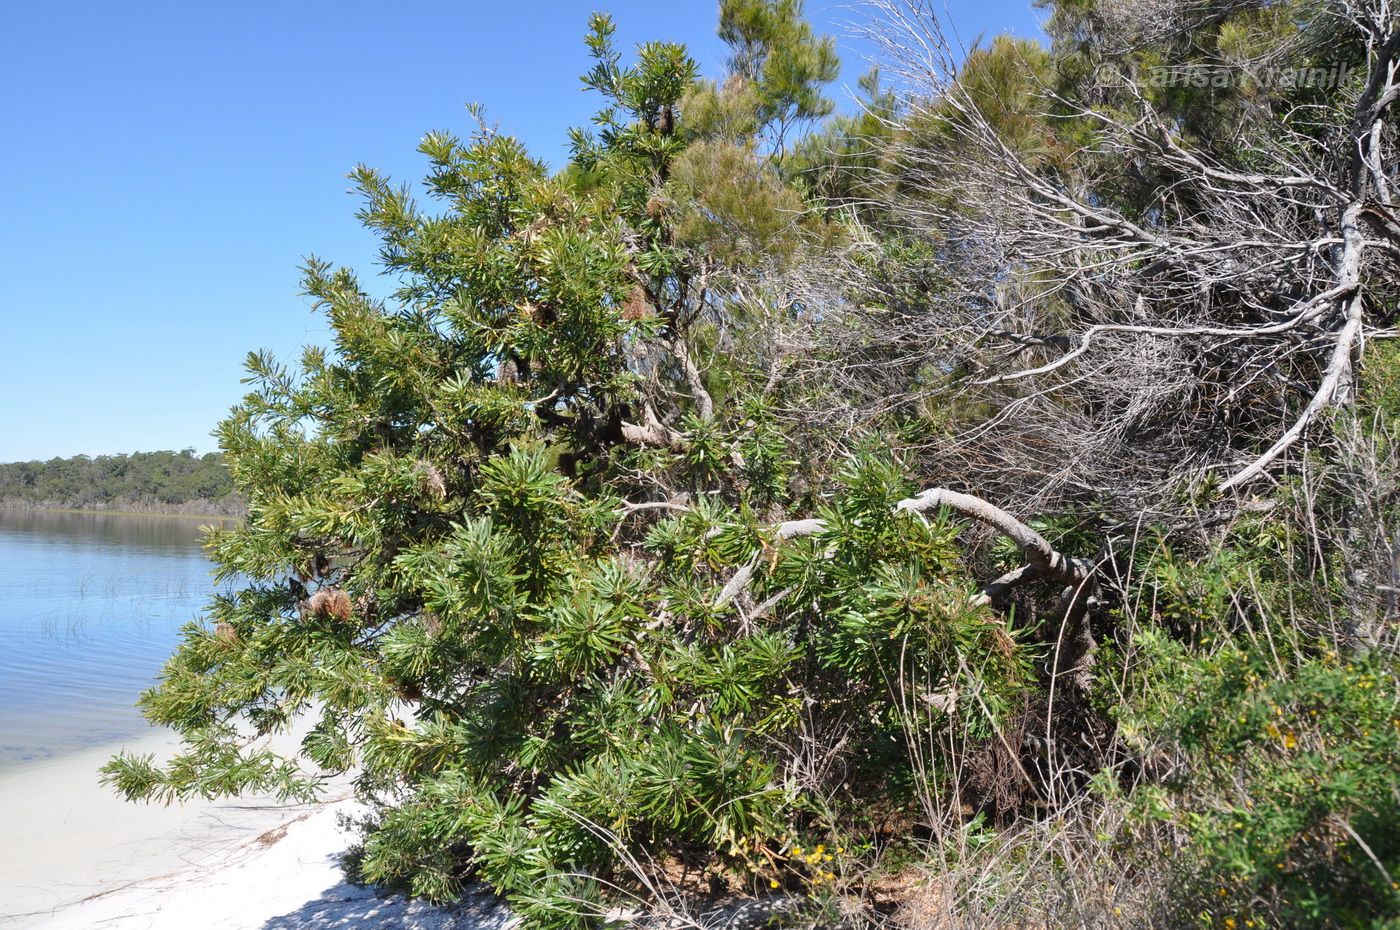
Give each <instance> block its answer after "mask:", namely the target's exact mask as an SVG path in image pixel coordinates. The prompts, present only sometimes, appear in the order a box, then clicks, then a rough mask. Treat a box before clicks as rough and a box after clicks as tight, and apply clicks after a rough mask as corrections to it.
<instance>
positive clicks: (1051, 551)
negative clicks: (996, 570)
mask: <svg viewBox="0 0 1400 930" xmlns="http://www.w3.org/2000/svg"><path fill="white" fill-rule="evenodd" d="M939 507H947V508H948V509H950V510H953V511H956V512H957V513H960V514H962V515H963V516H965V517H970V518H971V519H974V520H977V521H978V522H980V523H984V524H986V525H987V526H990V527H992V528H993V529H995V530H997V531H998V532H999V533H1001V534H1002V535H1003V536H1005V537H1006V538H1007V539H1009V540H1011V541H1012V542H1013V543H1015V545H1016V546H1017V548H1019V549H1020V550H1021V551H1022V552H1024V553H1025V555H1026V562H1027V564H1026V565H1023V566H1022V567H1021V568H1018V569H1016V570H1015V571H1011V572H1008V573H1006V574H1005V575H1002V576H1001V577H1000V578H997V579H996V580H994V581H992V582H989V583H988V584H986V585H984V586H983V588H982V594H981V596H980V597H979V601H980V602H981V603H990V602H991V601H993V600H998V599H1000V598H1003V597H1005V596H1006V595H1007V594H1009V593H1010V592H1011V590H1012V589H1013V588H1015V587H1016V586H1018V585H1021V584H1024V583H1026V582H1029V581H1035V580H1042V579H1043V580H1047V581H1056V582H1059V583H1062V584H1070V585H1079V584H1082V583H1083V582H1084V581H1085V580H1086V579H1087V578H1088V577H1089V574H1090V571H1091V569H1090V567H1089V566H1088V565H1087V564H1086V563H1085V562H1083V561H1082V560H1079V559H1074V558H1071V557H1069V556H1067V555H1065V554H1064V553H1062V552H1060V551H1059V550H1057V549H1056V548H1055V547H1054V546H1052V545H1050V543H1049V542H1048V541H1047V540H1046V539H1045V537H1044V536H1041V535H1040V534H1039V533H1037V532H1036V531H1035V530H1033V529H1031V528H1030V527H1029V526H1027V525H1026V524H1025V523H1023V522H1021V521H1020V520H1018V519H1016V518H1015V517H1013V516H1012V515H1011V514H1009V513H1007V512H1006V511H1005V510H1002V509H1001V508H1000V507H997V506H996V505H995V504H992V503H990V502H989V501H986V500H984V499H982V498H980V497H977V496H976V495H973V494H964V493H962V492H960V491H950V490H948V489H947V488H929V489H928V490H926V491H923V492H921V493H919V494H917V495H916V496H914V497H909V498H905V499H904V500H902V501H900V502H899V503H898V504H896V505H895V508H894V509H895V512H896V513H911V514H922V513H924V512H925V511H929V510H934V509H936V508H939ZM825 529H826V521H825V520H822V519H820V518H816V517H813V518H809V519H806V520H789V521H787V522H786V523H779V524H778V525H777V526H775V527H774V528H773V535H774V537H775V538H777V539H779V540H788V539H796V538H797V537H799V536H814V535H816V534H817V533H820V532H822V531H823V530H825ZM757 564H758V557H757V556H755V557H754V558H753V559H751V560H749V562H748V563H747V564H745V565H742V566H740V567H739V569H738V570H737V571H735V572H734V574H733V575H732V576H731V577H730V579H729V581H728V582H726V583H725V585H724V587H723V588H722V589H721V590H720V593H719V596H718V597H716V598H715V602H714V606H715V607H716V608H719V607H723V606H724V605H725V604H727V603H729V602H730V601H732V600H733V599H734V598H735V597H737V596H738V595H739V594H740V593H741V592H742V591H743V590H744V589H745V588H747V587H748V585H749V582H751V581H752V580H753V574H754V569H755V567H756V566H757Z"/></svg>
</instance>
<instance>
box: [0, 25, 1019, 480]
mask: <svg viewBox="0 0 1400 930" xmlns="http://www.w3.org/2000/svg"><path fill="white" fill-rule="evenodd" d="M947 8H948V11H949V13H950V15H951V17H952V19H953V21H954V22H955V23H956V24H957V27H958V30H959V33H960V34H961V35H963V36H972V35H975V34H976V33H978V32H987V33H994V32H998V31H1013V32H1015V33H1017V34H1018V35H1023V36H1032V35H1037V34H1038V29H1037V22H1038V17H1037V14H1036V13H1035V11H1033V10H1032V9H1031V6H1030V3H1029V0H1026V2H1015V0H985V2H975V0H949V3H948V7H947ZM595 9H603V10H608V11H609V12H612V13H613V14H614V16H615V17H616V19H617V21H618V26H619V31H618V37H619V40H620V42H621V43H622V44H623V45H624V47H629V46H631V45H632V44H634V43H636V42H639V41H642V40H645V39H652V38H666V39H674V40H679V41H684V42H686V43H687V44H688V45H689V46H690V47H691V50H692V54H693V55H694V56H695V57H696V59H697V60H698V61H699V62H700V64H701V66H702V69H703V70H704V72H705V73H706V74H708V75H716V74H718V73H719V72H720V71H721V69H722V64H723V61H724V49H723V46H722V45H721V44H720V43H719V41H718V40H717V39H716V38H715V36H714V23H715V3H714V2H711V0H665V2H662V0H653V2H649V3H648V2H642V0H614V2H611V3H609V2H607V0H515V2H505V3H499V2H498V3H482V2H476V0H457V2H417V0H400V2H398V3H393V4H390V3H365V2H358V0H342V2H336V3H331V2H320V0H282V2H262V0H251V2H241V3H226V4H206V3H189V2H165V3H154V2H144V0H134V2H123V3H110V2H99V0H87V2H82V3H78V2H71V0H47V2H43V3H21V2H6V3H0V125H3V130H0V177H3V178H4V179H5V186H6V190H5V192H4V206H3V208H0V220H2V221H0V461H12V460H16V459H30V458H49V457H51V456H56V455H74V454H78V453H87V454H102V453H113V452H132V451H138V450H151V449H178V448H185V447H189V446H193V447H195V448H197V449H199V450H200V451H209V450H212V449H213V448H214V442H213V440H212V439H210V437H209V432H210V430H211V429H212V428H213V426H214V424H215V423H216V422H217V421H218V420H219V419H220V418H221V417H222V416H223V414H224V413H225V412H226V411H227V409H228V407H229V406H230V405H231V404H233V403H235V402H236V401H237V400H238V398H239V397H240V396H241V394H242V392H243V386H242V385H240V384H239V378H240V377H242V361H243V358H244V357H245V356H246V354H247V353H248V351H249V350H251V349H261V348H265V349H269V350H272V351H273V352H274V353H276V354H278V355H279V356H281V357H283V358H287V359H293V358H294V357H295V356H296V355H297V354H298V350H299V347H300V346H301V345H303V344H305V343H307V342H319V341H324V340H323V335H324V329H323V327H322V326H321V324H320V322H319V321H318V319H317V318H316V317H315V316H314V315H313V314H312V313H311V312H310V311H309V309H308V307H307V304H306V301H305V300H304V299H302V298H300V297H299V296H298V295H297V271H296V267H297V265H298V264H299V263H300V261H301V258H302V256H304V255H307V254H313V253H314V254H317V255H320V256H322V257H324V258H327V259H329V260H331V261H334V262H337V263H339V264H346V265H350V266H352V267H355V268H356V269H357V270H359V271H360V272H361V274H362V276H364V277H370V276H372V275H373V274H374V273H375V270H376V269H375V268H374V266H373V258H374V240H373V238H372V237H371V236H370V235H369V234H368V233H365V232H363V231H362V230H360V228H359V227H358V225H357V224H356V222H355V220H354V215H353V214H354V211H355V209H356V207H357V202H356V200H355V198H353V197H352V196H349V195H348V193H347V191H348V188H349V185H348V182H347V181H346V180H345V173H346V172H347V171H348V170H349V169H350V168H351V167H353V166H354V165H355V164H356V163H357V162H364V163H366V164H370V165H373V166H375V167H378V168H381V169H383V170H385V171H387V172H389V173H390V174H392V175H393V176H394V177H395V178H396V180H409V181H411V180H415V179H417V178H418V177H419V175H420V174H421V168H422V162H421V159H420V157H419V156H418V155H417V154H416V153H415V152H414V147H415V145H416V144H417V140H418V139H419V137H420V136H421V135H422V133H423V132H424V131H425V130H428V129H435V128H445V129H451V130H455V131H459V132H462V133H465V132H467V131H468V130H469V127H470V123H469V121H468V117H467V115H466V113H465V111H464V109H463V106H464V104H466V103H468V102H471V101H477V102H480V103H481V104H483V105H485V107H486V108H487V114H488V116H489V118H491V119H492V120H494V121H499V123H500V125H501V128H502V130H503V131H506V132H510V133H512V134H515V135H517V136H519V137H520V138H521V139H522V140H524V142H525V143H526V144H527V145H528V146H529V148H530V149H531V151H532V152H534V153H535V154H536V155H538V156H542V157H544V158H547V159H548V160H550V161H551V162H553V163H555V164H560V163H562V162H563V160H564V159H565V157H566V154H565V152H566V149H565V140H566V135H565V130H566V128H567V127H568V126H571V125H581V124H583V123H585V122H586V121H587V119H588V116H589V115H590V114H591V113H592V112H593V110H594V109H595V108H596V104H597V101H596V99H595V98H594V96H593V95H590V94H585V93H582V92H581V91H580V84H579V80H578V75H579V74H580V73H582V72H583V71H584V70H585V68H586V66H587V60H586V55H585V51H584V46H583V42H582V36H583V33H584V30H585V23H586V20H587V17H588V14H589V13H590V12H591V11H592V10H595ZM807 12H808V16H809V18H810V19H812V21H813V22H814V23H815V24H816V25H817V27H818V28H819V29H821V30H822V31H826V32H830V33H833V34H835V35H837V37H838V40H839V42H840V45H841V47H842V51H843V62H844V66H845V72H844V74H843V77H842V81H841V84H842V85H843V86H850V87H853V86H854V84H855V78H856V76H857V75H858V74H859V73H860V72H862V71H863V70H865V63H864V62H863V61H862V60H860V56H859V52H858V49H856V48H855V47H854V46H853V44H852V43H851V42H850V41H849V40H847V39H846V38H844V37H843V34H844V32H845V31H846V30H845V24H847V23H849V22H851V21H853V20H855V19H857V18H858V17H859V15H860V14H859V12H858V10H855V9H852V8H851V7H849V6H846V5H844V4H835V3H823V2H822V0H808V3H807ZM834 93H835V95H836V96H837V97H838V98H840V99H844V98H845V96H846V93H845V91H844V90H842V89H841V88H837V89H836V90H835V92H834Z"/></svg>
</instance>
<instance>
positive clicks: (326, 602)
mask: <svg viewBox="0 0 1400 930" xmlns="http://www.w3.org/2000/svg"><path fill="white" fill-rule="evenodd" d="M306 609H307V610H308V611H309V612H310V613H313V614H320V615H322V616H326V617H334V618H335V619H337V620H340V621H341V622H344V621H346V620H349V619H350V610H351V608H350V595H348V594H346V593H345V592H344V591H342V590H340V589H339V588H334V587H331V588H322V589H321V590H319V591H317V592H316V593H315V594H313V595H311V599H310V600H308V601H307V602H306Z"/></svg>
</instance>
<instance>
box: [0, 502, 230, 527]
mask: <svg viewBox="0 0 1400 930" xmlns="http://www.w3.org/2000/svg"><path fill="white" fill-rule="evenodd" d="M0 511H3V512H6V513H76V514H91V515H93V516H104V517H177V518H180V519H185V520H217V521H219V522H221V523H229V522H233V521H236V520H242V519H243V518H244V516H246V514H241V513H209V512H206V511H185V510H112V509H108V508H105V507H44V506H39V505H27V504H13V503H8V504H7V503H0Z"/></svg>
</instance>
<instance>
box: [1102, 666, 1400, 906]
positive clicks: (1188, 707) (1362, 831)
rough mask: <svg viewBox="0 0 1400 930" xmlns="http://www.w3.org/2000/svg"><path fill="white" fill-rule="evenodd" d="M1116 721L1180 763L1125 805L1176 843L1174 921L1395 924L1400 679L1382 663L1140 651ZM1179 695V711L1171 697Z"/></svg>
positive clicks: (1399, 897) (1399, 859) (1399, 899)
mask: <svg viewBox="0 0 1400 930" xmlns="http://www.w3.org/2000/svg"><path fill="white" fill-rule="evenodd" d="M1139 654H1140V655H1141V656H1142V657H1143V658H1144V659H1145V660H1146V661H1144V663H1143V664H1142V665H1141V666H1140V667H1139V670H1138V673H1137V674H1138V675H1139V676H1140V680H1141V681H1142V682H1143V684H1142V686H1141V687H1143V688H1144V689H1145V690H1144V691H1143V692H1142V693H1141V694H1140V695H1138V696H1137V697H1138V700H1136V701H1131V702H1127V703H1125V704H1123V705H1122V708H1121V712H1122V714H1123V718H1124V723H1125V724H1129V725H1131V726H1132V727H1133V728H1134V729H1136V730H1137V732H1140V733H1142V734H1143V735H1144V736H1146V737H1147V738H1148V739H1149V741H1150V743H1151V744H1152V745H1154V746H1156V747H1158V750H1157V751H1161V748H1163V747H1166V746H1171V745H1175V746H1176V747H1178V748H1179V750H1180V752H1181V753H1182V754H1183V756H1182V759H1183V765H1182V766H1181V767H1180V768H1179V769H1178V770H1176V771H1175V772H1174V773H1173V774H1172V776H1171V777H1170V778H1169V779H1167V780H1166V781H1165V783H1164V784H1162V785H1161V786H1155V787H1151V788H1147V789H1144V790H1141V791H1140V792H1139V793H1138V794H1137V796H1136V797H1135V804H1136V806H1137V809H1138V812H1139V813H1138V816H1140V817H1141V818H1143V819H1144V820H1145V821H1148V822H1154V821H1155V822H1160V823H1166V824H1169V825H1171V826H1172V827H1173V828H1175V829H1176V830H1178V831H1179V832H1180V833H1181V835H1182V836H1184V837H1185V839H1186V842H1187V843H1189V851H1188V853H1187V855H1185V856H1183V857H1182V860H1181V867H1180V872H1181V876H1180V881H1181V886H1180V887H1181V889H1182V891H1183V892H1184V900H1182V901H1181V902H1179V903H1180V906H1181V907H1182V909H1183V911H1184V912H1185V913H1191V914H1199V915H1201V916H1202V917H1203V919H1204V918H1209V919H1211V920H1213V921H1214V925H1216V926H1218V925H1220V924H1221V923H1222V922H1223V921H1224V919H1226V918H1232V919H1234V920H1235V921H1236V925H1237V926H1246V925H1247V924H1246V921H1252V922H1253V923H1254V925H1255V926H1260V927H1265V926H1268V927H1293V926H1303V925H1315V924H1318V923H1326V924H1327V925H1329V926H1347V927H1353V926H1356V927H1359V926H1376V925H1379V922H1381V921H1383V920H1385V919H1394V918H1396V917H1397V916H1400V891H1397V889H1396V888H1395V886H1394V884H1393V883H1392V880H1391V876H1393V875H1394V874H1396V870H1397V869H1398V868H1400V844H1398V843H1397V842H1396V837H1397V836H1400V802H1397V799H1396V796H1395V791H1394V786H1395V759H1396V758H1397V753H1400V718H1397V715H1396V708H1397V706H1400V682H1397V678H1396V669H1395V666H1394V663H1393V662H1390V661H1387V660H1385V659H1383V658H1381V657H1378V656H1374V655H1373V656H1353V657H1349V658H1348V657H1343V656H1340V655H1338V653H1336V652H1335V651H1333V650H1332V649H1331V648H1330V647H1328V646H1327V645H1325V644H1317V645H1314V646H1313V647H1311V648H1308V649H1306V650H1304V651H1301V652H1299V653H1296V654H1292V655H1287V656H1286V657H1285V659H1284V663H1285V664H1283V665H1282V666H1280V661H1279V659H1276V658H1274V657H1272V656H1270V655H1268V654H1267V653H1263V652H1260V651H1257V650H1253V649H1242V648H1240V647H1239V646H1237V645H1235V644H1233V643H1232V644H1229V645H1226V646H1224V647H1221V648H1219V649H1216V650H1213V651H1211V652H1209V653H1207V654H1202V655H1195V656H1193V655H1191V654H1189V653H1187V652H1185V651H1179V650H1178V651H1173V650H1171V649H1164V648H1163V647H1162V646H1160V645H1158V646H1155V647H1151V646H1149V648H1148V649H1147V650H1146V652H1140V653H1139ZM1182 694H1189V695H1190V696H1191V700H1190V701H1186V702H1183V701H1181V700H1180V699H1179V696H1180V695H1182Z"/></svg>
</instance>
